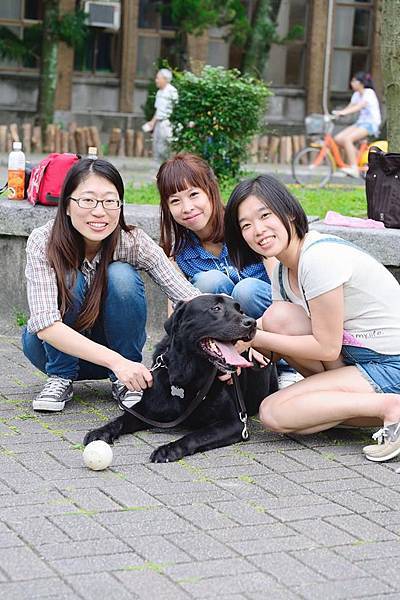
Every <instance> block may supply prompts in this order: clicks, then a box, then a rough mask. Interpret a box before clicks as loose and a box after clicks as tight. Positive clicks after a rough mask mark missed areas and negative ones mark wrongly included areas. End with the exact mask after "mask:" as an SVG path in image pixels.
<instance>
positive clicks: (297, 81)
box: [264, 0, 308, 87]
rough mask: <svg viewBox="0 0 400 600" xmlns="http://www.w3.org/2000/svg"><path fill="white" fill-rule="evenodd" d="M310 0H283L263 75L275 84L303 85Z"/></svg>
mask: <svg viewBox="0 0 400 600" xmlns="http://www.w3.org/2000/svg"><path fill="white" fill-rule="evenodd" d="M307 7H308V2H307V0H282V1H281V5H280V8H279V13H278V27H277V31H276V33H277V35H278V36H279V38H280V39H281V40H282V41H281V43H279V44H272V46H271V50H270V54H269V58H268V64H267V67H266V69H265V72H264V79H265V80H266V81H270V82H271V83H272V85H275V86H290V87H302V86H303V85H304V64H305V49H306V24H307Z"/></svg>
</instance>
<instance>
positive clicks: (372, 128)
mask: <svg viewBox="0 0 400 600" xmlns="http://www.w3.org/2000/svg"><path fill="white" fill-rule="evenodd" d="M354 125H355V127H360V129H366V130H367V132H368V135H374V136H377V135H378V133H379V127H378V125H375V123H369V122H368V121H356V123H354Z"/></svg>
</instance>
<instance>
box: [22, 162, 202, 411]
mask: <svg viewBox="0 0 400 600" xmlns="http://www.w3.org/2000/svg"><path fill="white" fill-rule="evenodd" d="M123 198H124V185H123V182H122V179H121V175H120V174H119V172H118V171H117V169H116V168H115V167H114V166H113V165H112V164H111V163H109V162H107V161H105V160H101V159H96V160H93V159H91V158H87V159H81V160H80V161H78V162H77V163H76V164H75V165H74V166H73V167H72V169H71V170H70V171H69V172H68V174H67V177H66V179H65V182H64V186H63V191H62V195H61V200H60V203H59V205H58V210H57V214H56V218H55V219H54V220H51V221H49V222H48V223H46V225H43V226H42V227H39V228H37V229H34V230H33V231H32V233H31V235H30V236H29V239H28V243H27V248H26V252H27V266H26V279H27V292H28V303H29V308H30V318H29V321H28V325H27V327H26V328H25V329H24V331H23V334H22V345H23V351H24V354H25V356H26V357H27V358H28V359H29V360H30V361H31V363H33V364H34V365H35V367H36V368H37V369H39V370H40V371H42V372H44V373H46V374H47V376H48V380H47V382H46V384H45V386H44V387H43V389H42V391H41V392H40V393H39V395H38V396H37V397H36V398H35V399H34V401H33V408H34V410H38V411H40V410H45V411H53V412H56V411H61V410H63V408H64V406H65V403H66V402H67V401H68V400H70V399H71V398H72V395H73V381H76V380H83V379H105V378H110V380H111V382H112V385H111V392H112V396H113V398H114V399H115V400H120V401H123V402H124V403H125V404H126V405H127V406H129V405H131V404H133V403H135V402H137V401H138V400H140V398H141V390H144V389H146V387H150V386H151V385H152V375H151V373H150V371H149V369H147V368H146V367H145V366H144V365H143V364H142V349H143V346H144V343H145V340H146V331H145V327H146V312H147V311H146V308H147V307H146V298H145V292H144V285H143V281H142V279H141V277H140V275H139V273H138V269H143V270H145V271H147V272H148V274H149V275H150V277H151V278H152V279H153V280H154V281H155V283H157V284H158V285H159V286H160V288H161V289H162V291H163V292H164V293H165V294H166V295H167V296H168V297H169V298H170V299H171V300H172V301H175V302H176V301H178V300H186V299H189V298H193V297H195V296H197V295H198V294H199V293H200V292H199V291H198V290H196V289H195V288H194V287H193V286H191V285H190V283H189V282H188V281H186V280H185V279H184V277H182V276H181V275H179V273H177V271H176V269H174V267H173V266H172V265H171V263H170V261H169V260H168V258H167V257H166V256H165V254H164V252H163V251H162V250H161V248H160V247H159V246H158V245H157V244H156V243H155V242H154V241H153V240H152V239H151V238H150V237H149V236H148V235H147V234H146V233H145V232H144V231H143V230H142V229H140V228H139V227H134V226H131V225H127V224H126V223H125V219H124V213H123ZM127 389H128V391H127Z"/></svg>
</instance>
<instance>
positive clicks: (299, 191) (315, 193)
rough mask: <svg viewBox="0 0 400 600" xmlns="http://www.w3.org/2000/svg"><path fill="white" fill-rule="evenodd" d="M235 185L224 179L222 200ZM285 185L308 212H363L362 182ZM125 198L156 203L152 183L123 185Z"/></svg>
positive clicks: (363, 214)
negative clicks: (353, 184) (304, 185)
mask: <svg viewBox="0 0 400 600" xmlns="http://www.w3.org/2000/svg"><path fill="white" fill-rule="evenodd" d="M234 187H235V182H234V181H229V182H225V183H224V184H223V185H222V186H221V193H222V198H223V200H224V202H226V201H227V200H228V198H229V195H230V193H231V192H232V190H233V188H234ZM288 188H289V189H290V191H291V192H292V193H293V194H294V195H295V196H296V198H297V199H298V200H299V201H300V202H301V204H302V206H303V208H304V210H305V212H306V213H307V214H308V215H313V216H318V217H320V218H323V217H325V215H326V213H327V211H328V210H334V211H336V212H339V213H341V214H343V215H347V216H351V217H366V216H367V200H366V196H365V189H364V187H363V186H358V187H350V186H349V185H334V184H332V185H329V186H326V187H325V188H323V189H319V188H305V187H301V186H300V185H297V184H289V185H288ZM125 201H126V202H127V203H128V204H152V205H158V204H159V202H160V200H159V195H158V191H157V187H156V185H155V184H154V183H148V184H145V185H142V186H140V187H137V188H136V187H133V186H132V185H130V186H127V188H126V192H125Z"/></svg>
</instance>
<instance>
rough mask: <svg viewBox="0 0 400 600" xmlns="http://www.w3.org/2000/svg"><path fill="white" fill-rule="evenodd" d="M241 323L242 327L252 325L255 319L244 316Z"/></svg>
mask: <svg viewBox="0 0 400 600" xmlns="http://www.w3.org/2000/svg"><path fill="white" fill-rule="evenodd" d="M242 325H243V326H244V327H254V325H255V320H254V319H253V318H252V317H244V319H243V320H242Z"/></svg>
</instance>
